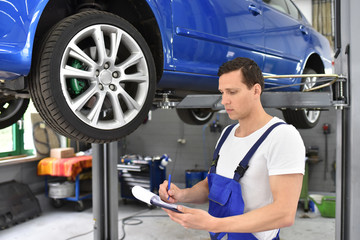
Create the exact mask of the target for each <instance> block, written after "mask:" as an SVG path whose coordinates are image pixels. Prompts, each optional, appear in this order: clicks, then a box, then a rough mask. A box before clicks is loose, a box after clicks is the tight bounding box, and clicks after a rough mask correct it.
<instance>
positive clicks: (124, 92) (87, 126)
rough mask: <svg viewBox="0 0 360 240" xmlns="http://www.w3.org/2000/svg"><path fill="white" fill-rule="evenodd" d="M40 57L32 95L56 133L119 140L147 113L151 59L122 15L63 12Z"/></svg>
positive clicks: (151, 91)
mask: <svg viewBox="0 0 360 240" xmlns="http://www.w3.org/2000/svg"><path fill="white" fill-rule="evenodd" d="M120 43H121V44H120ZM39 56H41V57H40V59H39V62H38V64H37V69H35V70H33V76H32V79H31V83H30V84H29V86H30V91H31V97H32V99H33V101H34V105H35V107H36V108H37V110H38V111H39V113H40V115H41V116H42V117H43V119H44V120H45V121H46V122H47V123H48V124H49V125H50V126H51V127H52V128H54V129H55V130H56V131H58V132H59V133H60V134H62V135H64V136H66V137H69V138H72V139H76V140H78V141H81V142H89V143H106V142H111V141H117V140H120V139H121V138H122V137H124V136H126V135H128V134H130V133H131V132H133V131H134V130H135V129H136V128H137V127H138V126H139V125H140V124H141V123H142V122H143V120H144V119H145V118H146V117H147V114H148V112H149V110H150V108H151V106H152V100H153V97H154V94H155V85H156V73H155V64H154V60H153V57H152V54H151V52H150V49H149V47H148V45H147V43H146V41H145V40H144V38H143V37H142V36H141V34H140V33H139V32H138V31H137V30H136V29H135V28H134V27H133V26H132V25H131V24H130V23H129V22H127V21H126V20H124V19H122V18H120V17H118V16H116V15H113V14H110V13H107V12H102V11H86V12H81V13H78V14H75V15H73V16H70V17H67V18H66V19H64V20H62V21H61V22H59V23H58V24H57V25H55V26H54V27H53V28H52V29H51V30H50V32H49V34H48V35H47V37H46V39H45V41H44V45H43V47H42V49H41V50H40V53H39Z"/></svg>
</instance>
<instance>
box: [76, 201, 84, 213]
mask: <svg viewBox="0 0 360 240" xmlns="http://www.w3.org/2000/svg"><path fill="white" fill-rule="evenodd" d="M84 209H85V206H84V203H83V201H81V200H80V201H77V202H75V210H76V211H77V212H82V211H84Z"/></svg>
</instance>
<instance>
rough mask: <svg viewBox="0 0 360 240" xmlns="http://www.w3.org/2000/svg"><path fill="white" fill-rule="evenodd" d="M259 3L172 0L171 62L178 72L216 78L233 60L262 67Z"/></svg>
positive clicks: (251, 1) (262, 39)
mask: <svg viewBox="0 0 360 240" xmlns="http://www.w3.org/2000/svg"><path fill="white" fill-rule="evenodd" d="M259 2H260V3H261V0H226V1H224V0H206V1H205V0H174V1H173V2H172V11H173V27H174V38H173V59H174V68H175V70H176V71H178V72H186V73H193V74H203V75H212V76H216V75H217V70H218V68H219V66H220V65H221V64H222V63H224V62H226V61H228V60H230V59H233V58H235V57H239V56H242V57H249V58H252V59H253V60H255V61H256V62H257V63H258V64H259V66H260V67H261V68H262V66H263V61H264V53H265V50H264V35H263V34H264V27H263V17H262V14H261V4H259Z"/></svg>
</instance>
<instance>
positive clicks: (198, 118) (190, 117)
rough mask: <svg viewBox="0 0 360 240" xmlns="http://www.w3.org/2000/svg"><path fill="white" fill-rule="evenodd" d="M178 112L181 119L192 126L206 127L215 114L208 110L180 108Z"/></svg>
mask: <svg viewBox="0 0 360 240" xmlns="http://www.w3.org/2000/svg"><path fill="white" fill-rule="evenodd" d="M176 112H177V114H178V116H179V118H180V119H181V120H182V121H183V122H184V123H187V124H190V125H204V124H206V123H208V122H209V121H210V119H211V118H212V116H213V115H214V112H213V111H211V109H206V108H194V109H192V108H191V109H187V108H186V109H183V108H181V109H180V108H178V109H176Z"/></svg>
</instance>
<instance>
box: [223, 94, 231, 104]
mask: <svg viewBox="0 0 360 240" xmlns="http://www.w3.org/2000/svg"><path fill="white" fill-rule="evenodd" d="M227 103H229V100H228V99H227V97H226V96H225V94H223V95H222V96H221V104H222V105H226V104H227Z"/></svg>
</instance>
